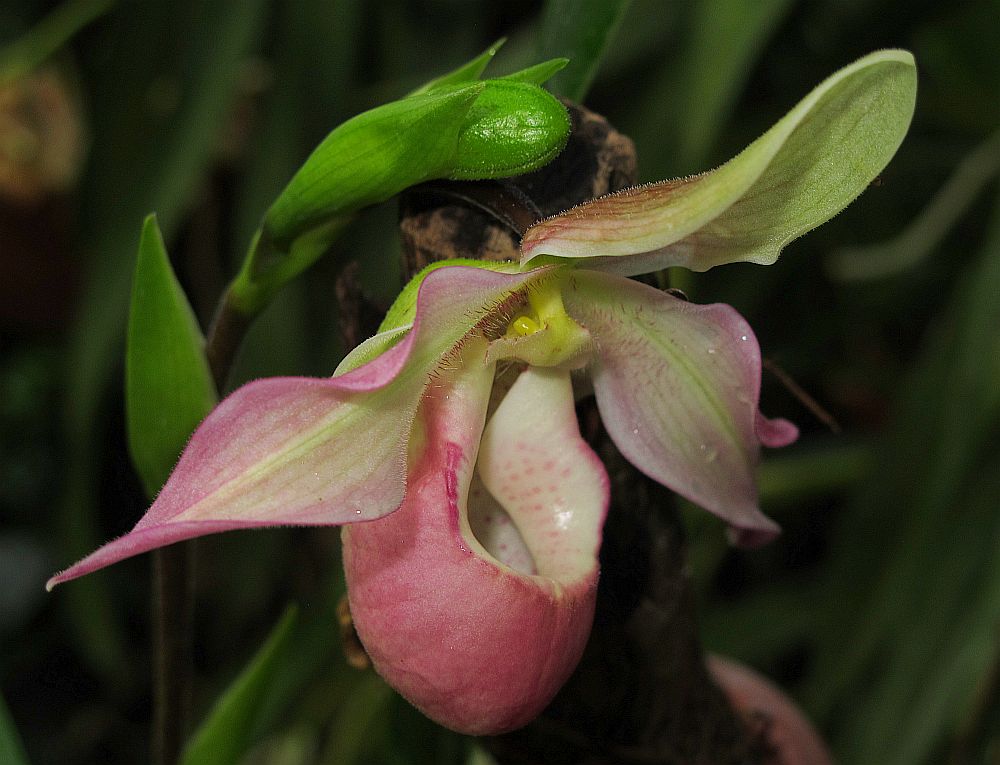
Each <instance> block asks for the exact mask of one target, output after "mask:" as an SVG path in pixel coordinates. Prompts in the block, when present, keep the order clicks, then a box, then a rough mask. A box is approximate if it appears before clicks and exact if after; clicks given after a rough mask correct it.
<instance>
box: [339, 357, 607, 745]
mask: <svg viewBox="0 0 1000 765" xmlns="http://www.w3.org/2000/svg"><path fill="white" fill-rule="evenodd" d="M489 371H490V370H489V369H487V372H489ZM477 376H479V379H478V380H477V379H475V378H476V377H477ZM461 378H464V379H461ZM455 380H456V384H455V385H450V384H445V385H442V386H441V387H437V388H435V390H434V391H433V392H432V394H431V395H429V396H428V398H427V399H426V400H425V402H424V404H423V406H422V409H421V415H420V418H421V421H422V422H423V423H425V426H426V430H427V444H426V448H425V450H424V451H423V453H422V454H421V456H420V458H419V459H418V460H417V462H416V464H415V465H414V467H413V471H412V477H411V482H410V487H409V492H408V494H407V497H406V500H405V501H404V502H403V505H402V507H401V508H400V509H399V510H398V511H397V512H396V513H393V514H392V515H390V516H387V517H385V518H381V519H379V520H377V521H372V522H367V523H360V524H354V525H352V526H350V527H347V528H345V529H344V532H343V540H344V567H345V571H346V574H347V582H348V596H349V599H350V605H351V614H352V616H353V619H354V623H355V626H356V628H357V630H358V634H359V636H360V637H361V640H362V642H363V643H364V645H365V647H366V649H367V650H368V652H369V654H370V656H371V657H372V661H373V662H374V664H375V667H376V669H377V670H378V671H379V673H380V674H381V675H382V676H383V677H385V678H386V680H387V681H388V682H389V683H390V684H391V685H392V686H393V687H395V688H396V689H397V690H398V691H399V692H400V693H401V694H402V695H403V696H404V697H406V698H407V699H408V700H409V701H410V702H411V703H413V704H414V705H415V706H416V707H418V708H419V709H420V710H421V711H423V712H424V713H425V714H427V715H428V716H429V717H431V718H432V719H434V720H436V721H438V722H440V723H441V724H443V725H445V726H447V727H449V728H452V729H454V730H457V731H460V732H464V733H469V734H479V735H486V734H494V733H499V732H502V731H505V730H510V729H512V728H516V727H519V726H521V725H524V724H525V723H527V722H528V721H530V720H531V719H532V718H533V717H535V716H536V715H537V714H538V713H539V712H540V711H541V709H542V708H543V707H544V706H545V705H546V704H547V703H548V702H549V700H550V699H551V698H552V696H553V695H554V694H555V693H556V691H557V690H558V689H559V687H560V686H561V685H562V684H563V682H565V680H566V678H567V677H568V676H569V674H570V672H572V670H573V668H574V667H575V666H576V663H577V661H578V660H579V657H580V655H581V653H582V651H583V647H584V645H585V643H586V640H587V637H588V635H589V632H590V626H591V621H592V618H593V609H594V598H595V595H596V581H597V561H596V555H592V559H591V561H590V564H589V565H588V566H586V570H585V571H581V572H579V573H578V575H577V576H576V577H575V578H572V579H563V580H559V581H557V580H554V579H551V578H549V577H546V576H544V575H539V576H532V575H528V574H525V573H521V572H519V571H516V570H513V569H511V568H509V567H507V566H505V565H503V564H501V563H500V562H499V561H497V560H496V559H494V558H493V557H492V556H490V555H489V554H488V553H487V552H486V550H485V549H484V548H483V547H482V545H481V544H480V543H479V542H478V540H476V539H475V538H474V537H472V536H471V531H470V529H469V527H468V524H467V521H466V519H465V512H466V509H465V501H466V497H467V494H468V491H469V486H470V482H471V475H472V471H473V465H474V463H475V460H476V457H477V448H478V444H479V438H480V434H481V432H482V429H483V420H484V418H485V412H486V402H487V400H488V397H489V380H490V377H489V376H488V375H487V376H482V372H477V371H476V370H474V369H463V370H461V371H460V372H458V373H457V374H456V376H455ZM599 501H603V502H604V503H605V505H604V506H605V507H606V497H604V498H603V499H601V498H599ZM597 538H598V539H599V534H597ZM525 541H526V542H527V544H528V545H529V546H531V544H532V539H531V538H530V535H529V534H527V533H526V534H525ZM542 569H544V565H541V566H540V570H542Z"/></svg>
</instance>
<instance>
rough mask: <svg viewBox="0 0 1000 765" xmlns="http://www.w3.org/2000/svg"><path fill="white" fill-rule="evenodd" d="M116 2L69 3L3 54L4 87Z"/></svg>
mask: <svg viewBox="0 0 1000 765" xmlns="http://www.w3.org/2000/svg"><path fill="white" fill-rule="evenodd" d="M114 4H115V0H65V2H63V3H62V4H61V5H59V6H58V7H57V8H55V9H54V10H52V11H51V12H50V13H49V14H48V15H47V16H45V18H43V19H42V20H41V21H39V22H38V23H37V24H35V25H34V26H33V27H32V28H31V29H29V30H28V31H27V32H26V33H25V34H24V35H22V36H21V37H19V38H18V39H17V40H15V41H14V42H12V43H10V44H9V45H7V46H6V47H4V48H3V49H2V50H0V87H3V86H4V85H6V84H7V83H10V82H13V81H14V80H16V79H18V78H20V77H23V76H24V75H26V74H28V73H29V72H30V71H31V70H32V69H35V68H36V67H38V66H39V65H40V64H42V63H43V62H44V61H45V59H47V58H48V57H49V56H51V55H52V54H54V53H55V52H56V51H58V50H59V49H60V48H61V47H62V46H63V45H65V44H66V43H67V42H68V41H69V40H70V39H71V38H72V37H73V35H75V34H76V33H77V32H79V31H80V30H81V29H82V28H83V27H85V26H86V25H87V24H89V23H90V22H91V21H93V20H94V19H96V18H99V17H100V16H102V15H104V14H105V13H107V12H108V11H109V10H111V7H112V6H113V5H114Z"/></svg>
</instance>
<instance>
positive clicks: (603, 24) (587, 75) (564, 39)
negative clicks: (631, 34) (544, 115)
mask: <svg viewBox="0 0 1000 765" xmlns="http://www.w3.org/2000/svg"><path fill="white" fill-rule="evenodd" d="M628 5H629V0H548V2H547V3H546V4H545V16H544V19H543V21H542V33H541V37H540V41H539V47H538V52H539V55H540V56H552V55H558V56H565V57H566V58H568V59H569V60H570V63H569V65H568V66H567V67H566V68H565V69H563V70H562V71H561V72H559V73H558V74H557V75H556V76H555V77H554V78H553V79H552V81H551V82H550V85H549V87H550V89H551V90H552V92H553V93H556V94H557V95H560V96H564V97H566V98H568V99H570V100H571V101H576V102H577V103H580V102H582V101H583V99H584V98H585V97H586V95H587V91H588V90H589V89H590V83H591V82H592V81H593V79H594V75H596V74H597V67H598V66H599V65H600V63H601V56H602V55H603V54H604V51H605V49H606V48H607V46H608V43H609V42H610V41H611V39H612V38H613V37H614V33H615V29H616V28H617V26H618V23H619V22H620V21H621V18H622V16H623V15H624V14H625V11H626V10H627V9H628Z"/></svg>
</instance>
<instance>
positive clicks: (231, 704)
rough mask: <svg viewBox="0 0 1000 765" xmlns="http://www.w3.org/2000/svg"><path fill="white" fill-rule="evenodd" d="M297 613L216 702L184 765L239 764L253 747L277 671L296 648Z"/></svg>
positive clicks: (273, 634)
mask: <svg viewBox="0 0 1000 765" xmlns="http://www.w3.org/2000/svg"><path fill="white" fill-rule="evenodd" d="M297 625H298V609H297V608H296V607H295V606H289V607H288V609H287V610H286V611H285V613H284V615H283V616H282V617H281V619H280V620H279V621H278V624H277V625H275V627H274V629H273V630H272V631H271V634H270V635H269V636H268V638H267V640H266V641H265V642H264V645H263V646H261V648H260V650H259V651H258V652H257V655H256V656H254V658H253V659H252V660H251V661H250V663H249V664H248V665H247V667H246V669H244V670H243V672H241V673H240V675H239V677H237V678H236V679H235V680H234V681H233V683H232V684H231V685H230V686H229V689H228V690H227V691H226V692H225V693H224V694H223V695H222V697H221V698H220V699H219V700H218V701H217V702H216V704H215V706H214V707H213V709H212V711H211V712H210V713H209V715H208V717H207V718H206V719H205V721H204V722H203V723H202V725H201V727H200V728H199V729H198V730H197V731H196V732H195V734H194V735H193V736H192V738H191V741H190V742H189V744H188V746H187V748H186V749H185V751H184V755H183V757H182V759H181V763H182V765H217V764H218V763H230V762H239V761H240V758H241V756H242V755H243V754H244V753H245V752H246V751H247V749H249V748H250V745H251V744H253V737H254V736H255V735H256V733H257V724H256V722H257V718H258V716H259V714H260V711H261V709H262V708H263V706H264V704H265V702H266V700H267V697H268V689H269V687H270V686H271V683H272V681H273V680H274V677H275V674H276V672H277V670H278V669H279V668H280V667H281V666H282V663H283V662H284V661H285V660H286V659H288V658H289V656H290V655H291V650H292V649H293V648H294V647H295V645H296V641H295V639H294V636H295V634H296V627H297Z"/></svg>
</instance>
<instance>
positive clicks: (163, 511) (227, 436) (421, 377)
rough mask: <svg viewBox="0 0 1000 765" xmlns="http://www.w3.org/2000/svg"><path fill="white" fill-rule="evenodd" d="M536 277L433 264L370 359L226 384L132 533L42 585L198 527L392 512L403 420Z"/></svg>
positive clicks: (402, 473) (398, 493) (402, 465)
mask: <svg viewBox="0 0 1000 765" xmlns="http://www.w3.org/2000/svg"><path fill="white" fill-rule="evenodd" d="M541 273H542V272H541V271H536V272H533V273H530V274H504V273H498V272H494V271H488V270H484V269H479V268H471V267H467V266H456V267H448V268H441V269H439V270H437V271H434V272H433V273H431V274H429V275H428V276H427V278H426V279H425V280H424V282H423V284H422V285H421V288H420V291H419V293H418V297H417V310H416V316H415V318H414V323H413V329H412V330H411V331H410V333H409V334H408V336H407V337H406V338H404V340H403V341H401V342H400V343H399V344H398V345H397V346H395V347H393V348H391V349H389V350H388V351H386V352H385V353H384V354H382V355H380V356H379V357H377V358H375V359H373V360H372V361H370V362H368V363H367V364H365V365H363V366H361V367H359V368H357V369H355V370H352V371H351V372H348V373H346V374H343V375H340V376H337V377H333V378H322V379H314V378H304V377H279V378H271V379H266V380H258V381H255V382H252V383H249V384H247V385H245V386H243V387H242V388H240V389H239V390H237V391H235V392H234V393H233V394H231V395H230V396H228V397H227V398H226V399H225V400H223V401H222V402H221V403H220V404H219V405H218V406H217V407H216V408H215V409H214V410H213V411H212V413H211V414H209V416H208V417H207V418H206V419H205V421H204V422H203V423H202V424H201V425H200V426H199V427H198V429H197V430H196V431H195V433H194V435H193V436H192V438H191V441H190V442H189V443H188V446H187V448H186V449H185V450H184V453H183V454H182V455H181V457H180V460H179V461H178V464H177V466H176V468H175V469H174V471H173V473H172V474H171V476H170V478H169V479H168V480H167V483H166V484H165V485H164V487H163V489H162V490H161V491H160V494H159V496H158V497H157V498H156V501H155V502H154V503H153V505H152V506H151V507H150V509H149V511H148V512H147V513H146V515H144V516H143V518H142V519H141V520H140V521H139V522H138V523H137V524H136V526H135V528H134V529H133V531H132V532H130V533H129V534H126V535H125V536H124V537H121V538H119V539H117V540H114V541H113V542H111V543H109V544H108V545H106V546H105V547H103V548H101V549H100V550H98V551H97V552H95V553H94V554H92V555H90V556H88V557H87V558H85V559H84V560H83V561H81V562H79V563H78V564H76V565H75V566H72V567H70V568H69V569H67V570H65V571H63V572H61V573H60V574H58V575H57V576H55V577H53V578H52V579H51V580H50V581H49V583H48V586H49V587H50V588H51V587H53V586H54V585H56V584H58V583H61V582H65V581H68V580H70V579H74V578H76V577H78V576H82V575H84V574H87V573H90V572H92V571H95V570H97V569H98V568H101V567H103V566H107V565H110V564H112V563H115V562H116V561H119V560H122V559H123V558H126V557H129V556H131V555H136V554H139V553H141V552H146V551H147V550H150V549H153V548H154V547H160V546H163V545H166V544H170V543H172V542H177V541H180V540H182V539H189V538H191V537H194V536H199V535H201V534H208V533H215V532H218V531H223V530H229V529H237V528H254V527H259V526H280V525H317V524H341V523H351V522H355V521H361V520H367V519H371V518H376V517H379V516H382V515H385V514H386V513H390V512H392V511H393V510H395V509H396V508H397V507H398V506H399V503H400V502H401V501H402V499H403V494H404V489H405V481H406V458H407V442H408V438H409V433H410V424H411V422H412V419H413V416H414V414H415V412H416V408H417V405H418V403H419V401H420V398H421V396H422V395H423V392H424V389H425V387H426V385H427V382H428V379H429V377H430V375H431V373H432V372H433V371H434V369H435V368H436V367H437V366H438V365H440V363H441V361H442V358H443V357H445V356H446V355H448V354H449V353H451V352H452V351H453V350H454V348H455V347H456V346H457V345H459V344H460V343H461V342H462V340H463V338H464V337H465V336H466V335H467V334H468V333H469V331H470V330H471V329H472V328H473V326H474V324H475V322H477V321H479V320H480V319H481V318H483V317H485V316H486V315H488V314H489V313H490V312H492V311H493V310H494V309H495V308H496V306H497V304H498V303H500V302H502V301H503V299H505V297H506V296H508V295H510V294H511V293H513V292H514V291H516V290H518V289H520V288H521V287H523V286H524V285H525V284H526V283H528V282H530V281H531V280H533V279H537V278H539V276H540V274H541ZM167 527H173V528H167ZM153 540H156V541H153Z"/></svg>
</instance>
